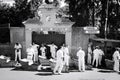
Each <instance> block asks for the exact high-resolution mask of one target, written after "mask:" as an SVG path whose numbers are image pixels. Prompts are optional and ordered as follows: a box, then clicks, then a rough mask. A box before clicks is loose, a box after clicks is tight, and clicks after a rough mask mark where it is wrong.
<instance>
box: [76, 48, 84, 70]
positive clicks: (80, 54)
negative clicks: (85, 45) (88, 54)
mask: <svg viewBox="0 0 120 80" xmlns="http://www.w3.org/2000/svg"><path fill="white" fill-rule="evenodd" d="M77 57H78V69H79V71H80V72H81V71H82V72H84V71H85V52H84V51H83V50H82V47H79V51H78V52H77Z"/></svg>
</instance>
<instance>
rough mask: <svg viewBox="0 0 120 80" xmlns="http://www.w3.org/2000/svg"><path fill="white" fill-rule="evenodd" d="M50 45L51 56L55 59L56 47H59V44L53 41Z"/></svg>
mask: <svg viewBox="0 0 120 80" xmlns="http://www.w3.org/2000/svg"><path fill="white" fill-rule="evenodd" d="M48 46H49V47H50V52H51V57H52V58H53V59H55V58H56V49H57V46H56V45H55V44H54V43H52V44H51V45H48Z"/></svg>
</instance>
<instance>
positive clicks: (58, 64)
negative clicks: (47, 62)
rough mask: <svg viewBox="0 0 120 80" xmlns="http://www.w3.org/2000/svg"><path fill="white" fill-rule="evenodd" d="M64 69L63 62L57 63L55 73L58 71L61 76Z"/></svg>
mask: <svg viewBox="0 0 120 80" xmlns="http://www.w3.org/2000/svg"><path fill="white" fill-rule="evenodd" d="M62 69H63V61H57V62H56V65H55V68H54V70H53V72H54V73H56V72H57V71H58V73H59V74H61V72H62Z"/></svg>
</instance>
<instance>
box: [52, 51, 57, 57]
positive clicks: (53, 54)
mask: <svg viewBox="0 0 120 80" xmlns="http://www.w3.org/2000/svg"><path fill="white" fill-rule="evenodd" d="M51 57H52V58H53V59H55V58H56V54H55V52H54V51H53V52H51Z"/></svg>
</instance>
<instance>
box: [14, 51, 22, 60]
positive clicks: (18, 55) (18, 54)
mask: <svg viewBox="0 0 120 80" xmlns="http://www.w3.org/2000/svg"><path fill="white" fill-rule="evenodd" d="M17 58H18V59H19V60H21V50H20V51H18V52H17V50H15V61H17Z"/></svg>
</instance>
